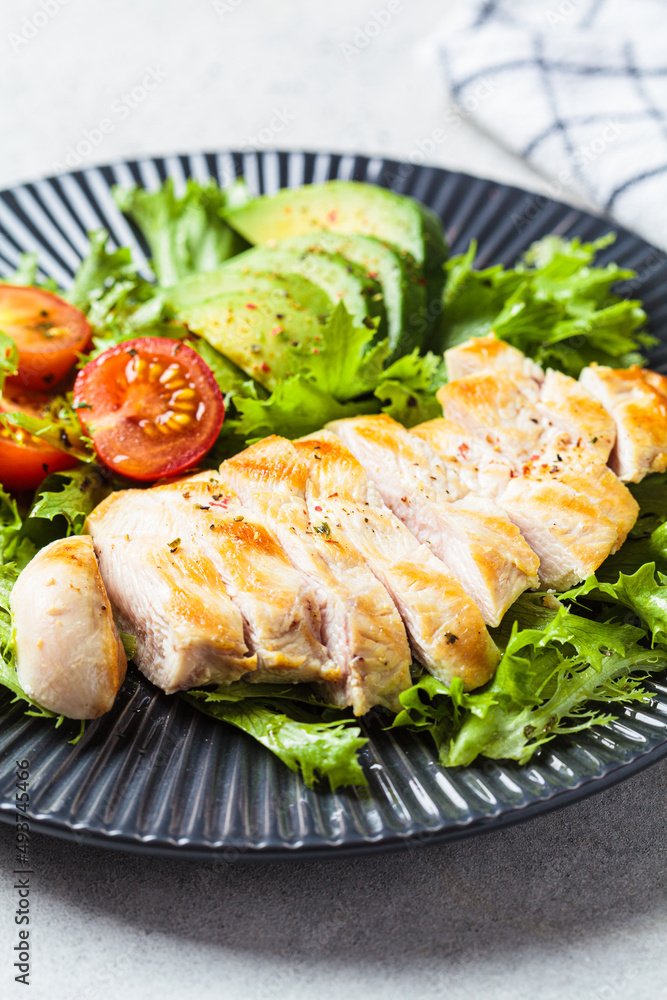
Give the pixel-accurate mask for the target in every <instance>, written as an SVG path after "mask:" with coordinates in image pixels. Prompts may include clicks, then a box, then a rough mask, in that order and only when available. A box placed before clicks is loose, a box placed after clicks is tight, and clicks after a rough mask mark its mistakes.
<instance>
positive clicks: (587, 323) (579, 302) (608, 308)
mask: <svg viewBox="0 0 667 1000" xmlns="http://www.w3.org/2000/svg"><path fill="white" fill-rule="evenodd" d="M614 239H615V236H614V235H613V234H611V233H610V234H609V235H607V236H604V237H602V238H601V239H599V240H596V241H595V242H593V243H582V242H581V240H580V239H579V238H578V237H575V239H573V240H565V239H563V238H562V237H560V236H546V237H544V239H541V240H540V241H539V242H538V243H535V244H533V246H532V247H531V248H530V249H529V250H528V252H527V253H526V254H525V255H524V257H523V259H522V260H521V261H520V262H519V264H517V266H516V267H514V268H511V269H506V268H504V267H502V265H500V264H497V265H494V266H493V267H487V268H484V269H483V270H481V271H476V270H474V262H475V256H476V253H477V244H476V243H475V241H474V240H473V241H472V243H471V244H470V247H469V248H468V250H467V251H466V253H464V254H460V255H459V256H457V257H452V258H451V259H450V260H449V261H448V262H447V264H446V265H445V270H446V274H447V281H446V284H445V291H444V297H443V310H442V320H441V325H440V330H439V332H438V343H437V344H436V345H435V346H436V347H437V348H438V349H439V350H444V349H446V348H447V347H453V346H455V345H456V344H460V343H462V342H463V341H465V340H467V339H468V338H469V337H479V336H484V335H486V334H489V333H491V332H492V331H493V332H494V333H495V334H496V336H497V337H500V338H501V339H502V340H506V341H508V342H509V343H510V344H512V345H513V346H514V347H517V348H519V350H521V351H523V352H524V353H525V354H527V355H528V356H529V357H531V358H533V359H534V360H535V361H537V362H538V364H540V365H542V366H543V367H544V368H548V367H551V368H558V369H560V370H561V371H564V372H565V373H566V374H568V375H573V376H575V377H576V376H577V375H578V374H579V372H580V371H581V369H582V368H584V367H585V366H586V365H588V364H590V363H591V361H597V362H598V363H599V364H603V365H611V366H612V367H616V368H626V367H628V366H629V365H631V364H641V362H642V361H643V360H644V357H643V352H644V350H645V349H646V348H648V347H650V346H651V345H652V344H654V343H655V340H654V338H652V337H651V336H649V335H648V334H647V333H645V332H643V331H642V327H643V326H644V325H645V323H646V313H645V312H644V310H643V309H642V306H641V303H640V302H639V301H638V300H636V299H623V298H620V297H619V296H618V295H616V294H615V293H614V292H612V291H611V289H612V286H613V285H615V284H616V283H618V282H619V281H624V280H626V279H629V278H632V277H633V276H634V271H629V270H625V269H623V268H620V267H618V265H616V264H607V266H606V267H595V266H594V264H593V262H594V259H595V255H596V254H597V252H598V251H599V250H602V249H604V248H605V247H606V246H608V245H609V244H610V243H613V241H614Z"/></svg>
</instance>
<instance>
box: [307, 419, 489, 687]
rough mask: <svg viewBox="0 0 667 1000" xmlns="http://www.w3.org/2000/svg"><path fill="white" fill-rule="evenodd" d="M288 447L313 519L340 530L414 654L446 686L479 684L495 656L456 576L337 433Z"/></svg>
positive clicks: (479, 617) (486, 676)
mask: <svg viewBox="0 0 667 1000" xmlns="http://www.w3.org/2000/svg"><path fill="white" fill-rule="evenodd" d="M295 445H296V448H297V449H298V451H299V453H300V454H301V455H303V456H304V460H305V461H306V463H307V465H308V474H309V475H308V484H307V489H306V497H307V501H308V511H309V514H310V517H311V518H312V520H313V523H318V522H319V523H322V524H324V525H326V526H327V528H329V529H330V530H335V531H336V533H337V535H338V534H342V535H343V537H344V538H345V539H346V540H347V541H348V543H349V544H350V545H351V546H352V547H353V548H354V549H355V550H356V551H358V552H359V553H360V554H361V555H362V556H363V558H364V559H365V561H366V563H367V565H368V566H369V567H370V569H371V570H372V572H373V573H374V574H375V576H376V577H377V578H378V580H379V581H380V582H381V583H382V584H383V586H384V587H386V589H387V590H388V592H389V594H390V595H391V597H392V599H393V601H394V603H395V604H396V607H397V608H398V611H399V612H400V614H401V617H402V619H403V622H404V623H405V627H406V629H407V632H408V635H409V637H410V642H411V645H412V648H413V650H414V654H415V658H416V659H417V660H418V661H419V662H420V663H421V664H423V665H424V666H425V667H426V668H427V670H429V671H430V673H432V674H433V675H434V676H435V677H438V678H439V679H440V680H442V681H444V682H445V683H451V681H452V680H453V678H455V677H459V678H460V679H461V680H462V681H463V684H464V686H465V687H466V688H474V687H478V686H479V685H480V684H484V683H485V682H486V681H487V680H488V679H489V678H490V677H491V675H492V673H493V670H494V669H495V666H496V664H497V662H498V659H499V653H498V650H497V649H496V646H495V644H494V643H493V641H492V639H491V637H490V635H489V633H488V632H487V630H486V627H485V624H484V619H483V617H482V615H481V612H480V610H479V608H478V607H477V605H476V604H474V602H473V601H472V600H471V599H470V597H468V595H467V594H466V592H465V591H464V589H463V587H462V585H461V583H460V582H459V580H458V579H456V577H454V576H453V575H452V574H451V573H448V572H447V570H446V567H445V565H444V563H442V562H441V561H440V560H439V559H437V558H436V557H435V556H434V554H433V552H432V551H431V550H430V549H429V547H428V546H427V545H422V544H421V543H420V542H419V541H418V540H417V539H416V538H415V536H414V535H413V534H412V533H411V532H410V531H409V530H408V529H407V528H406V527H405V525H404V524H403V523H402V521H399V519H398V518H397V517H396V516H395V515H394V514H393V513H392V512H391V511H390V510H389V508H388V507H387V506H386V504H385V503H384V502H383V500H382V498H381V497H380V495H379V493H378V491H377V489H376V488H375V486H374V485H373V484H372V483H371V482H370V480H369V478H368V476H367V475H366V473H365V471H364V469H363V468H362V466H361V465H360V463H359V462H358V461H357V460H356V459H355V458H354V456H353V455H352V453H351V452H350V451H349V450H348V449H347V448H346V447H345V446H344V445H343V443H342V441H341V440H340V438H338V437H337V436H336V435H335V434H332V433H330V432H327V431H319V432H318V433H316V434H311V435H309V436H308V437H307V438H303V439H302V440H300V441H297V442H295Z"/></svg>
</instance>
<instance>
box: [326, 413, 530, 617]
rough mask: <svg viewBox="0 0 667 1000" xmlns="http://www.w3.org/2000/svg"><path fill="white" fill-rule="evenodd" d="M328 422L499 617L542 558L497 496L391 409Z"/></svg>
mask: <svg viewBox="0 0 667 1000" xmlns="http://www.w3.org/2000/svg"><path fill="white" fill-rule="evenodd" d="M328 429H329V430H331V431H333V432H334V433H335V434H337V435H338V437H340V438H341V440H342V441H343V443H344V444H345V445H346V446H347V448H349V450H350V451H351V452H352V454H353V455H354V456H355V458H356V459H357V460H358V461H359V462H360V463H361V465H362V466H363V467H364V469H365V470H366V472H367V473H368V475H369V477H370V479H371V480H372V482H373V483H374V484H375V486H376V487H377V489H378V492H379V493H380V496H381V497H382V499H383V500H384V502H385V503H386V504H387V506H388V507H389V508H390V509H391V510H392V511H393V512H394V514H396V516H397V517H398V518H400V520H401V521H403V523H404V524H405V525H406V526H407V527H408V528H409V529H410V531H411V532H412V533H413V534H414V535H415V536H416V537H417V538H418V539H419V541H420V542H422V543H423V544H426V545H429V546H430V548H431V551H432V552H433V553H434V554H435V555H436V556H437V557H438V558H439V559H441V560H442V562H444V564H445V565H446V567H447V568H448V569H449V571H450V573H452V574H453V575H454V576H456V577H457V578H458V579H459V580H460V581H461V583H462V585H463V587H464V589H465V591H466V592H467V593H468V595H469V596H470V597H471V598H472V599H473V601H474V602H475V604H477V606H478V607H479V608H480V610H481V611H482V614H483V616H484V620H485V621H486V622H487V623H489V624H491V625H497V624H498V623H499V621H500V619H501V618H502V616H503V614H504V613H505V611H506V610H507V608H508V607H509V606H510V604H512V602H513V601H514V600H516V598H517V597H518V596H519V594H521V593H522V592H523V591H524V590H526V589H527V588H528V587H533V586H536V585H537V569H538V562H539V560H538V559H537V557H536V556H535V553H534V552H532V551H531V549H530V548H529V546H528V545H527V544H526V542H525V541H524V540H523V538H522V537H521V534H520V532H519V531H518V530H517V529H516V528H515V527H514V525H513V524H512V523H511V522H510V520H509V518H508V517H507V515H506V514H505V513H504V512H503V511H502V510H500V508H499V507H498V506H497V505H496V504H495V503H494V502H493V501H492V500H488V499H483V498H481V497H477V496H474V495H473V494H472V493H470V492H469V491H468V488H467V487H466V485H465V482H464V481H463V479H462V478H461V477H460V476H459V475H458V473H457V470H456V469H455V468H453V467H451V468H450V467H448V466H446V465H444V464H443V463H442V462H441V461H440V460H439V459H438V456H437V454H436V453H435V452H434V451H433V450H432V449H431V448H430V447H429V446H428V445H427V444H426V442H424V441H420V440H419V439H418V438H417V437H415V436H414V435H412V434H410V432H409V431H407V430H405V428H404V427H402V426H401V425H400V424H398V423H396V421H394V420H392V419H391V418H390V417H387V416H385V415H378V416H371V417H353V418H350V419H347V420H338V421H334V422H333V423H331V424H329V425H328Z"/></svg>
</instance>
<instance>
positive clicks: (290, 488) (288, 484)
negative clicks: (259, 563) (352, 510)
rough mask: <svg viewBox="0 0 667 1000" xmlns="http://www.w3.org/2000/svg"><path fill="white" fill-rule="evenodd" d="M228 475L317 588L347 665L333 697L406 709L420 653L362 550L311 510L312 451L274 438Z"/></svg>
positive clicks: (327, 634)
mask: <svg viewBox="0 0 667 1000" xmlns="http://www.w3.org/2000/svg"><path fill="white" fill-rule="evenodd" d="M220 471H221V474H222V475H223V476H224V478H225V479H226V480H227V481H228V482H229V483H231V485H232V486H233V488H234V489H235V490H236V492H237V493H238V494H239V496H240V497H241V498H242V500H243V502H244V503H245V504H246V505H247V507H248V508H249V509H250V510H252V511H253V514H257V515H260V516H261V517H262V519H263V520H264V521H265V522H266V523H267V524H268V525H270V527H271V529H272V531H273V532H274V533H275V535H276V537H277V538H278V539H279V540H280V543H281V545H282V546H283V548H284V550H285V553H286V554H287V556H288V558H289V559H290V561H291V563H292V565H293V566H294V567H295V568H296V569H297V570H298V571H299V572H300V573H302V574H303V576H304V578H305V580H306V581H307V583H308V586H309V587H312V590H313V593H314V595H315V599H316V600H317V603H318V607H319V611H320V615H321V620H322V640H323V642H324V643H325V645H326V647H327V649H328V651H329V654H330V656H331V658H332V660H333V662H334V663H335V664H336V666H337V667H338V668H339V677H338V679H336V680H332V682H331V683H330V684H329V685H328V692H327V693H328V695H329V696H330V697H331V698H332V700H333V701H334V702H335V703H336V704H339V705H351V706H352V708H353V710H354V712H355V714H357V715H363V714H364V713H365V712H367V711H368V710H369V709H370V708H371V707H372V706H373V705H378V704H379V705H385V706H386V707H388V708H392V709H394V710H398V709H399V708H400V704H399V702H398V695H399V694H400V692H401V691H404V690H405V689H406V688H408V687H409V686H410V683H411V679H410V664H411V661H412V657H411V655H410V648H409V645H408V639H407V635H406V632H405V627H404V625H403V622H402V621H401V617H400V615H399V614H398V612H397V610H396V607H395V606H394V603H393V601H392V599H391V598H390V596H389V594H388V593H387V591H386V590H385V588H384V587H383V585H382V583H380V581H379V580H378V579H376V577H375V576H374V575H373V574H372V573H371V571H370V570H369V569H368V566H367V565H366V563H365V561H364V559H363V557H362V555H361V554H360V553H359V551H358V550H357V549H356V548H355V547H354V545H350V544H349V541H348V539H347V538H346V537H345V536H344V534H343V533H342V532H341V531H340V530H338V528H337V527H336V526H335V525H330V524H328V523H327V524H326V530H325V527H324V522H325V519H324V518H323V517H322V516H321V513H320V512H318V511H317V510H312V509H310V510H309V508H308V504H307V502H306V485H307V479H308V465H307V462H306V460H305V456H304V455H303V454H302V452H301V451H299V449H298V448H297V447H296V446H295V445H294V444H293V443H292V442H291V441H288V440H286V439H285V438H280V437H275V436H274V437H269V438H265V439H264V440H263V441H260V442H258V443H257V444H255V445H253V446H251V447H250V448H247V449H246V450H245V451H243V452H241V453H240V454H238V455H235V456H234V458H232V459H229V460H228V461H226V462H224V463H223V464H222V466H221V470H220Z"/></svg>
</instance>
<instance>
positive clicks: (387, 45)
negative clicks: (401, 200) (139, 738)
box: [0, 0, 667, 1000]
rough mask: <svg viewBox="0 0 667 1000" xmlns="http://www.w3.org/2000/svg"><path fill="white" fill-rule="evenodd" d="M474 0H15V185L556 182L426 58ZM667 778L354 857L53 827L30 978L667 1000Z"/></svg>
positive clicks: (51, 984)
mask: <svg viewBox="0 0 667 1000" xmlns="http://www.w3.org/2000/svg"><path fill="white" fill-rule="evenodd" d="M451 6H452V2H451V0H441V2H439V3H434V2H432V0H400V2H397V0H392V3H391V4H390V3H389V2H388V0H377V3H376V4H370V3H369V4H368V5H366V4H365V3H362V2H359V0H339V2H338V3H336V4H327V5H324V4H315V3H312V0H311V2H310V3H309V2H308V0H285V2H283V3H281V4H277V3H275V2H274V3H271V2H269V0H215V2H213V0H197V2H186V0H140V2H138V0H114V3H113V4H111V3H103V2H102V0H67V2H65V0H4V3H3V4H2V11H1V13H0V18H1V19H2V29H1V30H0V45H2V46H3V59H2V60H0V95H1V99H0V129H1V130H2V135H3V142H2V146H1V147H0V187H5V186H7V185H10V184H13V183H16V182H19V181H23V180H29V179H32V178H36V177H39V176H42V175H44V174H49V173H53V172H54V171H55V170H56V169H57V168H58V165H59V164H60V163H63V162H65V160H66V158H67V157H68V156H70V158H71V159H74V158H75V157H77V156H79V157H80V162H79V163H76V162H74V163H73V165H75V166H87V165H91V164H93V163H104V162H109V161H113V160H115V159H120V158H125V157H136V156H140V155H142V154H152V153H173V152H183V151H195V150H202V149H209V150H210V149H223V148H230V147H232V148H242V147H244V148H252V147H253V146H258V147H259V148H264V147H266V148H269V147H277V148H285V149H332V150H337V151H345V152H365V153H369V154H381V155H393V156H396V157H402V158H406V159H408V158H411V157H412V158H413V159H419V158H420V157H421V155H422V154H423V155H424V156H425V157H426V159H427V160H428V161H429V162H431V163H435V164H438V165H443V166H448V167H452V168H455V169H462V170H466V171H469V172H471V173H478V174H482V175H485V176H489V177H494V178H497V179H498V180H502V181H506V182H509V183H514V184H518V185H520V186H524V187H528V188H531V189H533V190H536V191H540V192H544V193H550V191H549V188H548V186H547V185H546V183H545V182H544V181H543V180H542V179H541V178H539V177H538V176H536V175H535V174H534V173H533V172H532V171H530V170H529V169H528V168H526V167H525V166H524V165H523V164H522V163H520V162H519V161H518V160H516V159H515V158H514V157H513V156H511V155H510V154H509V153H506V152H504V151H503V150H501V149H499V148H498V147H497V146H496V145H495V144H494V143H493V142H492V141H491V140H490V139H488V138H486V137H484V136H482V135H480V134H479V133H477V132H476V131H475V129H474V128H472V127H471V126H470V124H469V123H468V122H467V121H466V119H465V116H463V117H461V116H460V115H457V114H454V113H453V112H452V109H451V107H450V106H449V105H448V104H447V102H446V99H445V95H444V90H443V87H442V85H441V83H440V81H439V79H438V76H437V71H436V69H435V68H434V67H433V66H431V65H429V63H428V61H427V60H425V59H424V57H423V56H421V55H420V54H419V52H418V50H417V43H418V42H420V41H421V40H423V39H424V38H427V37H428V35H429V32H431V31H432V30H433V28H434V26H435V25H436V24H437V23H438V21H439V19H440V17H441V16H442V14H443V12H444V11H445V10H446V9H447V8H449V7H451ZM371 23H374V24H377V25H379V27H378V29H377V30H376V28H375V27H370V28H368V25H369V24H371ZM500 85H501V83H500V82H499V81H494V80H489V81H488V87H487V90H486V91H485V92H484V93H483V94H481V93H480V99H484V100H487V99H488V100H493V93H494V91H495V89H496V88H497V87H498V86H500ZM272 120H273V123H274V124H273V127H272V125H271V122H272ZM102 121H106V122H107V123H108V124H107V125H106V126H105V129H104V130H102V129H101V128H100V124H101V122H102ZM276 125H279V126H280V127H279V128H277V127H275V126H276ZM267 132H268V133H271V134H267ZM98 133H99V134H98ZM82 143H83V145H82ZM77 146H78V147H79V149H80V150H83V153H82V154H81V153H80V152H77ZM88 147H90V150H89V149H88ZM560 196H561V197H563V198H567V197H568V192H566V191H563V192H561V193H560ZM666 780H667V762H663V763H662V764H659V765H657V766H655V767H653V768H651V769H650V770H648V771H646V772H644V773H642V774H640V775H638V776H636V777H634V778H632V779H631V780H629V781H627V782H625V783H623V784H621V785H619V786H617V787H616V788H613V789H610V790H608V791H606V792H604V793H603V794H601V795H598V796H595V797H593V798H591V799H588V800H587V801H585V802H582V803H580V804H578V805H575V806H571V807H569V808H568V809H566V810H563V811H561V812H557V813H552V814H550V815H547V816H544V817H541V818H539V819H536V820H533V821H531V822H529V823H527V824H525V825H521V826H517V827H514V828H511V829H507V830H504V831H501V832H498V833H493V834H487V835H485V836H482V837H477V838H474V839H470V840H465V841H460V842H457V843H454V844H451V845H449V846H446V847H430V848H423V849H420V850H415V849H412V850H407V849H406V850H404V851H400V852H398V853H394V854H388V855H377V856H372V857H367V858H359V859H352V860H350V859H344V860H340V861H331V862H308V863H303V862H301V863H299V862H291V863H285V864H282V865H268V866H263V865H257V866H251V865H243V864H235V865H227V864H212V863H211V864H197V863H194V862H178V861H172V860H162V859H154V858H147V857H142V856H133V855H124V854H119V853H116V852H114V851H105V850H98V849H93V848H88V847H82V846H78V845H75V844H70V843H68V842H64V841H59V840H55V839H51V838H48V837H44V836H39V835H35V836H34V842H33V847H32V860H33V862H34V869H35V875H34V876H33V907H34V909H33V913H34V922H33V927H32V931H33V934H32V943H33V948H34V959H33V974H32V988H31V990H30V993H29V994H28V995H29V996H30V997H32V998H33V1000H47V998H48V1000H97V998H100V1000H102V998H104V1000H135V998H136V1000H153V998H156V1000H162V998H171V997H176V998H179V1000H180V998H189V997H197V998H198V1000H209V998H211V1000H213V998H216V1000H217V998H224V1000H255V998H256V1000H269V998H272V997H276V998H280V1000H288V998H289V1000H291V998H295V1000H296V998H302V997H303V998H304V1000H305V998H308V1000H310V998H312V997H322V998H339V997H340V998H345V1000H346V998H347V997H348V996H350V995H351V994H353V995H359V996H363V997H365V998H368V1000H373V998H375V997H378V998H380V997H382V998H383V1000H394V998H397V1000H398V998H403V997H405V996H412V997H414V998H415V1000H422V998H424V1000H428V998H440V997H447V998H448V1000H463V998H472V1000H477V998H480V997H493V998H494V1000H520V998H524V997H525V998H526V1000H528V998H530V1000H532V998H534V997H536V996H539V997H540V998H541V1000H552V998H553V1000H557V998H558V1000H560V998H562V997H568V998H569V1000H613V998H623V1000H644V998H645V1000H659V998H661V997H667V985H665V972H666V971H667V960H666V959H665V957H664V955H663V945H664V941H665V940H666V939H667V891H666V889H667V855H666V851H667V848H666V847H665V845H664V844H663V837H664V829H665V827H666V825H667V799H666V797H665V795H664V792H663V789H664V784H663V783H664V782H665V781H666ZM12 847H13V830H12V829H11V828H10V827H8V826H5V825H0V920H1V926H2V931H3V932H2V934H1V935H0V937H1V938H2V941H3V944H2V946H1V948H0V950H1V951H2V954H0V995H1V996H2V997H3V1000H4V998H5V997H7V998H8V1000H9V998H14V997H18V996H23V995H24V992H23V991H22V989H21V987H19V986H17V985H15V984H14V982H13V972H12V969H11V962H12V961H13V959H12V957H11V948H12V944H13V935H14V933H15V930H16V928H15V926H14V923H13V911H14V908H15V890H14V889H13V888H12V885H13V876H12V867H13V866H12V858H13V851H12Z"/></svg>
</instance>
